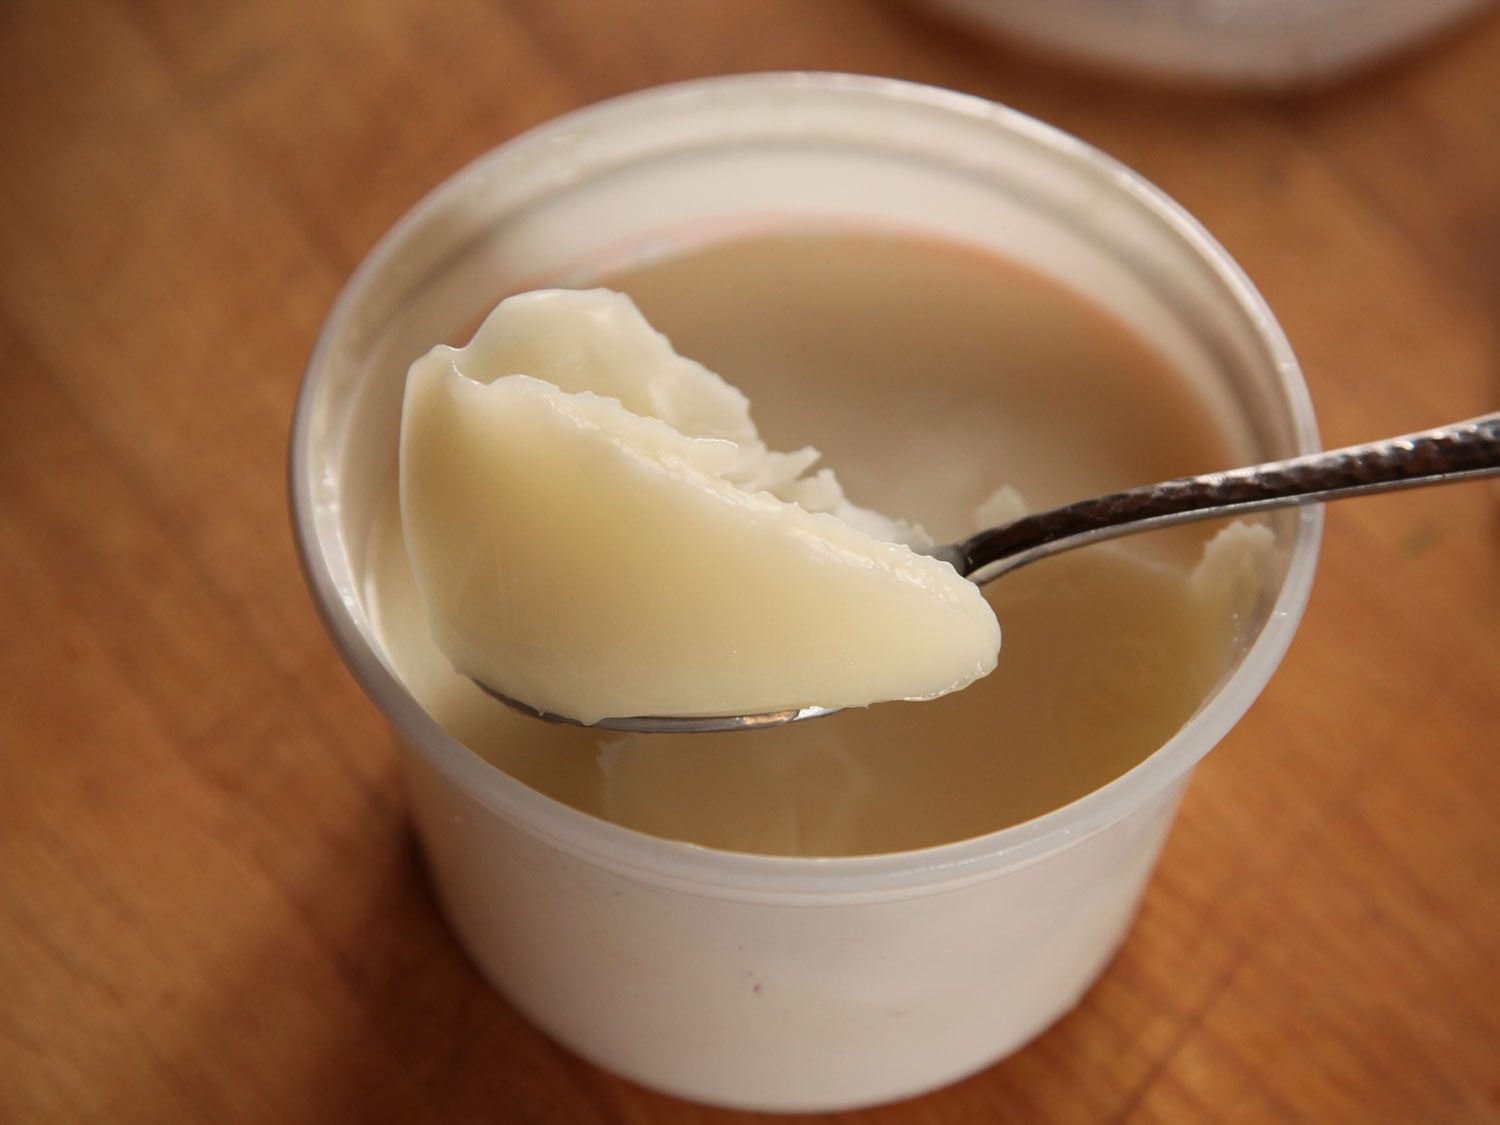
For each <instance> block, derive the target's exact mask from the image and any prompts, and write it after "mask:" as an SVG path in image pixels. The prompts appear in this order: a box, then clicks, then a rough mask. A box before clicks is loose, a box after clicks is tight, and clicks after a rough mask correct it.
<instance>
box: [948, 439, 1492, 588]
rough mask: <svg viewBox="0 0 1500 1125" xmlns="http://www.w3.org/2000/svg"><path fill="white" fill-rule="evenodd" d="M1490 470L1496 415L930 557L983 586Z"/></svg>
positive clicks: (1069, 510) (1257, 470) (1086, 503)
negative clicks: (1160, 535) (1184, 527)
mask: <svg viewBox="0 0 1500 1125" xmlns="http://www.w3.org/2000/svg"><path fill="white" fill-rule="evenodd" d="M1493 473H1500V414H1486V415H1484V416H1483V417H1480V418H1473V419H1470V420H1469V421H1467V422H1458V423H1455V424H1454V425H1451V426H1440V427H1438V428H1437V429H1434V430H1423V431H1422V432H1421V433H1415V434H1407V435H1405V436H1404V437H1396V438H1387V439H1386V440H1384V441H1376V442H1371V443H1369V444H1368V445H1353V446H1349V447H1348V448H1345V449H1335V450H1330V451H1328V452H1325V453H1313V454H1309V455H1307V456H1305V457H1294V458H1291V459H1290V460H1286V461H1272V462H1269V463H1267V464H1264V465H1252V466H1250V467H1249V468H1244V469H1231V470H1229V471H1228V472H1222V473H1205V474H1204V475H1202V476H1197V477H1181V478H1179V479H1177V480H1170V481H1166V482H1164V483H1162V484H1152V485H1146V486H1145V487H1143V488H1132V489H1129V490H1127V491H1125V492H1115V493H1111V494H1110V495H1108V496H1100V497H1097V498H1095V499H1092V500H1082V501H1080V502H1078V503H1076V504H1069V505H1068V506H1067V507H1064V508H1054V509H1053V510H1051V511H1048V512H1038V513H1037V514H1035V515H1031V516H1024V517H1022V518H1021V519H1018V520H1015V521H1014V522H1012V523H1008V524H1005V525H1004V526H1002V527H996V528H991V529H989V530H987V531H981V532H979V533H978V534H977V535H973V536H971V537H970V538H968V539H965V540H963V541H962V542H959V543H956V544H954V545H953V546H952V547H949V548H946V549H945V550H943V551H942V552H939V553H938V557H939V558H943V559H945V560H946V561H947V562H950V563H952V564H953V565H954V567H955V568H956V569H957V570H958V572H959V573H960V574H963V575H966V576H967V577H969V578H972V579H974V581H976V582H979V583H981V584H982V583H985V582H988V581H990V580H991V579H993V578H997V577H999V576H1000V575H1001V574H1004V573H1006V572H1007V571H1011V570H1015V569H1016V568H1017V567H1021V566H1025V565H1026V564H1027V563H1029V562H1034V561H1036V560H1037V559H1040V558H1045V557H1047V556H1049V555H1055V554H1058V553H1060V552H1062V551H1068V550H1071V549H1072V548H1074V547H1082V546H1084V545H1085V544H1088V543H1097V542H1100V541H1102V540H1105V539H1113V538H1115V537H1116V536H1119V535H1127V534H1131V533H1133V532H1137V531H1145V530H1147V529H1149V528H1153V527H1167V526H1170V525H1173V524H1179V523H1190V522H1192V521H1194V520H1205V519H1213V518H1215V517H1218V516H1227V515H1244V514H1247V513H1250V512H1260V511H1265V510H1266V509H1268V508H1285V507H1290V506H1292V505H1296V504H1312V503H1319V502H1322V501H1325V500H1337V499H1341V498H1343V497H1345V496H1360V495H1363V494H1365V493H1368V492H1386V491H1392V490H1395V489H1398V488H1415V487H1418V486H1420V485H1428V484H1443V483H1447V482H1449V481H1458V480H1467V479H1469V478H1471V477H1480V476H1487V475H1489V474H1493Z"/></svg>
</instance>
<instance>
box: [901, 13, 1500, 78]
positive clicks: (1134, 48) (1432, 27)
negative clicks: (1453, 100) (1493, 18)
mask: <svg viewBox="0 0 1500 1125" xmlns="http://www.w3.org/2000/svg"><path fill="white" fill-rule="evenodd" d="M1490 2H1491V0H926V3H927V4H928V6H929V7H931V8H932V9H933V10H934V11H937V12H941V13H945V14H948V15H952V16H956V17H958V18H960V19H962V20H963V21H964V22H965V23H967V24H968V25H969V26H971V27H974V28H976V29H979V30H981V31H986V32H990V33H992V34H994V35H996V36H998V37H1000V38H1003V39H1007V40H1011V41H1013V42H1017V43H1029V44H1032V45H1034V46H1036V47H1039V48H1041V49H1043V50H1045V51H1047V52H1049V53H1051V54H1056V55H1063V56H1067V57H1069V58H1072V59H1075V60H1077V61H1079V62H1082V63H1087V64H1091V65H1094V66H1101V67H1105V68H1107V69H1110V70H1117V71H1122V72H1127V73H1131V74H1135V75H1137V76H1140V77H1147V78H1156V79H1166V80H1172V81H1186V82H1192V83H1200V84H1208V85H1226V86H1227V85H1232V86H1245V87H1252V88H1254V87H1260V88H1263V89H1266V90H1277V91H1280V90H1292V89H1296V88H1298V87H1304V86H1316V85H1319V84H1326V83H1328V82H1332V81H1334V80H1336V79H1338V78H1342V77H1343V76H1345V75H1346V74H1349V73H1351V72H1353V71H1355V70H1358V69H1359V68H1360V67H1363V66H1368V65H1372V64H1374V63H1376V62H1378V61H1380V60H1381V59H1384V58H1386V57H1388V56H1390V55H1393V54H1395V53H1397V52H1399V51H1401V50H1402V49H1404V48H1407V47H1410V46H1413V45H1415V44H1417V43H1420V42H1421V41H1423V40H1424V39H1427V38H1430V37H1432V36H1435V35H1437V34H1439V33H1441V32H1442V31H1444V30H1446V29H1447V28H1449V27H1452V26H1454V25H1456V24H1457V23H1458V22H1459V21H1460V20H1462V19H1463V18H1464V17H1466V16H1469V15H1472V14H1474V13H1477V12H1478V11H1479V10H1480V9H1481V8H1484V7H1486V6H1487V5H1488V4H1489V3H1490Z"/></svg>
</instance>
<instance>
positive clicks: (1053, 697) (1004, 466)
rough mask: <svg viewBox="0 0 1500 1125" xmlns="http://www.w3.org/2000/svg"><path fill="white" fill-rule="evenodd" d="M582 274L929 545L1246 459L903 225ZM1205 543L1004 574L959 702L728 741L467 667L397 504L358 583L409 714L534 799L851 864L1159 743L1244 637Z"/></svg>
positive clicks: (1078, 781) (742, 846)
mask: <svg viewBox="0 0 1500 1125" xmlns="http://www.w3.org/2000/svg"><path fill="white" fill-rule="evenodd" d="M589 282H590V283H591V284H602V285H607V286H608V287H610V288H613V289H619V290H622V291H624V292H627V293H629V294H630V295H631V296H632V297H633V298H634V299H635V301H636V302H637V304H638V305H639V306H640V307H641V309H642V311H643V312H644V313H645V314H646V317H647V318H648V319H649V320H650V321H651V323H652V324H654V325H655V326H656V327H657V328H659V329H661V330H662V331H663V332H665V333H666V335H667V336H668V338H669V339H671V340H672V342H673V345H674V346H675V347H676V349H677V350H678V351H679V352H680V353H682V354H684V355H687V356H690V357H692V358H694V359H697V360H699V361H701V362H702V363H704V364H706V365H707V366H708V367H709V368H710V369H711V370H713V371H717V372H719V373H720V374H722V375H723V376H724V377H725V378H726V379H727V380H729V382H730V383H732V384H734V385H736V386H738V387H740V388H741V389H742V390H744V391H745V392H746V393H747V394H748V395H749V396H750V399H751V402H752V403H753V405H754V412H755V417H756V420H757V422H758V424H759V426H760V431H761V434H762V436H763V437H765V438H766V440H767V441H768V442H769V443H770V444H771V446H772V447H773V448H779V449H794V448H797V447H798V446H800V445H803V444H811V445H816V446H817V447H818V448H819V449H820V450H822V451H823V453H824V457H825V461H826V463H827V464H829V465H831V466H832V467H834V468H835V469H836V470H837V472H838V473H839V476H840V479H841V480H842V481H843V483H844V486H845V488H846V490H847V492H848V494H849V496H850V497H851V499H853V500H854V501H855V502H856V503H859V504H863V505H866V506H869V507H874V508H877V509H879V510H881V511H883V512H886V513H887V514H889V515H892V516H896V517H900V518H903V519H908V520H914V521H916V522H920V523H922V524H923V525H925V526H926V528H927V530H928V531H929V532H931V533H932V534H933V536H934V537H935V538H936V539H937V540H938V541H939V542H943V541H946V540H948V539H952V538H956V537H959V536H962V535H965V534H968V533H969V532H971V531H973V530H974V529H975V528H974V520H973V510H974V508H975V507H976V506H977V505H978V504H979V503H981V502H982V501H983V500H984V499H985V498H986V497H987V496H989V495H990V494H991V493H992V492H993V491H994V490H995V489H996V488H998V487H999V486H1001V485H1011V486H1013V487H1015V488H1016V489H1018V490H1019V491H1020V493H1021V494H1022V496H1023V497H1024V498H1025V500H1026V502H1027V504H1028V506H1029V507H1030V508H1032V509H1033V510H1036V509H1040V508H1044V507H1050V506H1052V505H1054V504H1059V503H1066V502H1068V501H1070V500H1074V499H1078V498H1080V497H1083V496H1088V495H1095V494H1099V493H1102V492H1107V491H1111V490H1113V489H1117V488H1122V487H1126V486H1129V485H1133V484H1141V483H1146V482H1148V481H1152V480H1161V479H1166V478H1169V477H1172V476H1178V475H1182V474H1186V473H1195V472H1204V471H1208V470H1211V469H1216V468H1223V467H1225V466H1226V465H1228V464H1229V463H1230V462H1231V461H1233V460H1234V458H1233V456H1232V454H1231V452H1230V448H1229V442H1228V439H1227V438H1226V437H1225V435H1224V433H1223V431H1222V429H1221V428H1220V427H1219V426H1218V425H1217V423H1216V422H1215V420H1214V417H1213V415H1212V412H1211V411H1210V410H1209V409H1208V408H1207V406H1206V405H1205V404H1204V403H1203V402H1201V401H1200V400H1199V398H1198V397H1197V396H1196V395H1195V394H1194V393H1193V392H1192V391H1191V390H1190V389H1189V388H1188V387H1187V385H1186V382H1185V380H1184V379H1183V378H1181V377H1180V376H1179V375H1177V374H1176V373H1174V372H1173V371H1172V370H1171V369H1170V368H1169V367H1168V366H1167V365H1166V364H1165V363H1164V361H1163V360H1162V359H1161V358H1160V357H1159V356H1158V355H1157V354H1156V353H1155V352H1154V351H1153V350H1152V349H1151V348H1150V347H1148V346H1147V344H1146V343H1145V342H1144V341H1142V340H1141V339H1140V338H1138V337H1137V336H1136V335H1135V334H1134V333H1132V332H1131V331H1130V330H1129V329H1127V328H1126V327H1125V326H1123V325H1122V324H1120V323H1119V322H1118V321H1116V320H1114V319H1113V318H1112V317H1110V316H1108V315H1107V314H1105V313H1103V312H1102V311H1101V310H1099V309H1098V308H1096V307H1094V306H1093V305H1091V304H1090V303H1088V302H1085V301H1084V300H1082V299H1080V298H1079V297H1077V296H1076V295H1074V294H1072V293H1070V292H1069V291H1067V290H1066V289H1064V288H1062V287H1060V286H1058V285H1056V284H1054V283H1052V282H1050V281H1048V280H1046V279H1044V278H1042V277H1040V276H1038V275H1036V274H1034V273H1032V272H1030V271H1028V270H1026V269H1023V268H1021V267H1018V266H1016V265H1014V264H1011V263H1008V262H1006V261H1004V260H1002V259H999V258H996V257H993V256H989V255H984V254H979V253H975V252H972V251H968V250H965V249H962V248H957V247H954V246H950V245H947V244H944V243H939V242H935V241H932V240H927V239H922V238H917V237H911V236H905V235H899V234H889V235H886V234H874V233H869V232H862V233H851V232H827V231H824V232H805V233H785V234H776V235H762V236H756V237H747V238H742V239H739V240H736V241H730V242H724V243H719V244H716V245H710V246H706V247H702V248H699V249H696V250H691V251H686V252H683V253H680V254H676V255H673V256H669V257H665V258H663V259H662V260H658V261H653V262H649V263H646V264H642V265H639V266H637V267H634V268H630V269H627V270H625V271H624V272H621V273H617V274H612V275H610V276H606V277H599V278H591V279H589ZM454 342H458V341H454ZM393 491H394V488H393ZM1207 534H1208V533H1206V532H1204V531H1201V530H1196V529H1194V530H1186V531H1177V532H1172V533H1165V534H1163V533H1155V534H1152V535H1148V536H1144V537H1140V538H1137V539H1132V540H1127V541H1124V542H1123V543H1122V544H1118V545H1104V546H1099V547H1090V548H1087V549H1084V550H1081V551H1078V552H1075V553H1072V554H1068V555H1063V556H1060V557H1058V558H1056V559H1052V560H1049V561H1047V562H1044V563H1041V564H1038V565H1036V566H1033V567H1029V568H1026V569H1024V570H1021V571H1018V572H1016V573H1014V574H1011V575H1008V576H1006V577H1004V578H1002V579H1000V580H998V581H997V582H995V583H993V584H992V585H991V586H990V587H988V589H987V591H986V594H987V596H988V598H989V600H990V602H991V604H992V605H993V606H994V608H995V612H996V614H997V615H998V617H999V619H1000V624H1001V629H1002V633H1003V644H1002V648H1001V652H1000V663H999V667H998V669H997V670H996V671H995V672H994V673H992V674H991V675H990V676H989V677H988V678H986V679H984V680H981V681H980V682H979V683H977V684H975V685H974V686H972V687H970V688H969V689H967V690H965V691H962V692H959V693H957V694H956V695H951V696H948V697H945V698H943V699H939V700H936V701H934V702H928V703H886V704H880V705H878V706H875V707H873V708H870V709H867V710H863V711H850V712H845V713H843V714H840V715H838V716H835V717H833V718H829V719H823V720H818V721H815V722H809V723H802V724H797V725H794V726H790V727H783V728H779V729H776V730H771V731H762V732H755V733H736V734H726V735H675V736H674V735H657V736H634V735H631V736H620V735H614V734H611V733H609V732H600V731H589V730H583V729H578V728H571V727H560V726H559V727H554V726H547V725H545V724H542V723H539V722H536V721H534V720H529V719H525V718H522V717H520V716H517V715H515V714H514V713H512V712H510V711H509V710H508V709H507V708H505V707H504V706H502V705H500V704H498V703H496V702H494V701H493V700H491V699H489V698H488V697H486V696H485V695H484V694H483V693H481V692H480V691H479V690H478V689H477V688H475V687H474V686H473V685H471V684H469V683H468V682H467V681H465V680H462V679H461V678H459V677H458V676H457V675H456V674H455V673H454V672H453V671H452V669H451V668H450V667H449V666H448V664H447V662H446V660H444V658H443V657H442V656H441V654H439V653H438V652H437V650H436V649H435V648H434V646H433V644H432V642H431V640H430V638H429V636H428V632H427V626H426V622H425V620H424V618H423V615H422V611H421V607H420V604H419V602H418V599H417V596H416V590H415V586H414V584H413V582H412V578H411V574H410V569H409V567H408V565H407V562H406V558H405V550H404V547H403V545H402V541H401V532H400V526H399V514H398V512H397V511H396V505H395V503H394V500H392V502H390V503H388V504H387V505H386V508H385V511H384V513H383V514H382V516H381V518H380V521H379V526H378V527H377V528H376V529H375V539H374V541H373V544H372V546H373V550H372V551H371V553H370V558H371V560H372V561H371V567H370V573H369V575H368V582H367V589H368V598H369V602H370V610H371V613H372V616H373V617H374V618H375V620H376V625H377V629H378V630H379V632H380V634H381V636H382V637H383V639H384V641H385V644H386V647H387V650H388V653H389V655H390V658H391V660H392V662H393V663H394V665H395V666H396V669H397V671H398V673H399V674H400V675H401V676H402V678H403V680H404V681H405V682H406V684H407V686H408V688H409V689H410V690H411V691H412V693H413V694H414V695H415V696H416V698H417V699H418V700H419V702H421V703H422V705H423V706H424V707H426V709H427V710H428V712H429V713H430V714H431V715H432V716H433V717H434V718H435V719H436V720H437V721H438V722H439V723H440V724H442V726H443V727H444V728H446V729H447V730H448V731H449V732H451V733H452V734H453V735H454V736H455V737H457V738H458V739H459V740H460V741H462V742H463V743H465V744H466V745H468V746H469V747H471V748H472V749H473V750H474V751H475V752H476V753H478V754H480V755H482V756H483V757H485V758H486V759H488V760H489V761H491V762H492V763H494V764H495V765H496V766H498V767H499V768H500V769H502V770H504V771H506V772H507V773H509V774H511V775H512V776H513V777H515V778H517V779H519V780H520V781H522V782H524V783H526V784H527V785H530V786H532V787H533V788H535V789H537V790H539V791H541V792H542V793H545V794H547V795H548V796H550V797H553V798H555V799H557V800H558V801H561V802H563V803H565V804H568V805H571V806H573V807H575V808H578V809H580V810H583V811H584V812H587V813H591V814H593V815H595V816H599V817H604V818H606V819H609V820H612V821H615V822H616V823H619V824H622V825H625V826H627V827H630V828H634V829H638V830H640V831H643V832H648V833H653V834H655V835H659V836H665V837H670V838H673V839H680V840H686V841H691V842H693V843H696V844H702V845H705V846H709V847H715V848H724V849H730V850H735V851H744V852H759V853H767V854H780V855H814V856H837V855H858V854H868V853H880V852H890V851H898V850H904V849H910V848H920V847H926V846H930V845H936V844H942V843H947V842H951V841H955V840H960V839H965V838H968V837H972V836H976V835H980V834H983V833H986V832H991V831H994V830H996V829H999V828H1003V827H1006V826H1008V825H1013V824H1017V823H1019V822H1021V821H1025V820H1028V819H1031V818H1032V817H1035V816H1038V815H1040V814H1042V813H1045V812H1048V811H1050V810H1052V809H1055V808H1058V807H1060V806H1061V805H1064V804H1066V803H1068V802H1070V801H1072V800H1075V799H1077V798H1078V797H1080V796H1082V795H1084V794H1085V793H1087V792H1089V791H1090V790H1093V789H1095V788H1097V787H1099V786H1101V785H1103V784H1105V783H1107V782H1109V781H1110V780H1112V779H1114V778H1116V777H1118V776H1119V775H1120V774H1121V773H1123V772H1124V771H1126V770H1128V769H1130V768H1131V767H1132V766H1134V765H1136V764H1137V763H1139V762H1140V761H1142V760H1143V759H1144V758H1145V757H1146V756H1148V755H1149V754H1151V753H1152V752H1153V751H1154V750H1156V749H1157V748H1158V747H1160V746H1161V745H1162V744H1163V743H1164V742H1165V741H1166V740H1167V739H1168V738H1170V737H1171V736H1172V735H1173V734H1174V733H1175V732H1176V731H1177V730H1178V729H1179V728H1180V727H1181V726H1182V724H1183V723H1184V722H1185V721H1186V720H1187V719H1188V718H1189V717H1190V716H1191V715H1192V714H1193V712H1194V711H1195V710H1196V709H1197V707H1198V706H1199V704H1200V703H1201V702H1202V700H1203V699H1204V697H1205V696H1206V694H1207V693H1208V692H1209V690H1210V689H1211V688H1212V687H1213V686H1214V685H1215V684H1216V683H1217V682H1218V681H1219V680H1220V678H1221V676H1222V675H1223V674H1224V672H1225V670H1226V668H1227V667H1228V664H1229V661H1230V659H1231V656H1232V653H1233V651H1234V648H1235V641H1236V636H1235V633H1236V629H1235V623H1234V621H1235V612H1234V608H1235V607H1233V606H1231V605H1230V604H1228V600H1227V599H1226V598H1224V597H1217V596H1214V595H1212V594H1211V593H1210V594H1204V593H1203V592H1202V591H1201V590H1197V591H1195V590H1194V589H1193V588H1192V587H1191V586H1190V583H1189V582H1188V574H1189V571H1190V570H1191V567H1192V565H1193V563H1194V562H1195V561H1196V559H1197V557H1198V554H1199V547H1200V545H1201V543H1202V542H1203V540H1204V538H1205V537H1206V535H1207ZM600 565H601V566H607V565H608V553H607V548H605V549H604V552H603V557H601V559H600ZM724 596H725V597H730V598H732V597H734V596H735V592H734V591H733V590H725V591H724ZM580 659H585V660H586V659H587V654H586V653H584V654H580Z"/></svg>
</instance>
